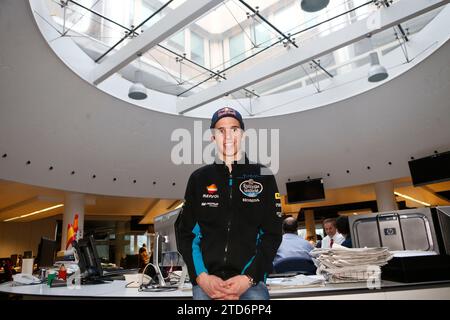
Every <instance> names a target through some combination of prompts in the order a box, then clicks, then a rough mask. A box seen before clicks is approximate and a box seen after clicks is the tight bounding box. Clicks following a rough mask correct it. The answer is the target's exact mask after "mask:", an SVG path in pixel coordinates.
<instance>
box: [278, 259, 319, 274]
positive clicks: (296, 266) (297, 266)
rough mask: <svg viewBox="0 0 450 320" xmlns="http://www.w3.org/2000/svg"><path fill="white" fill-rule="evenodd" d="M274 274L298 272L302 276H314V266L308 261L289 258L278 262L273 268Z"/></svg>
mask: <svg viewBox="0 0 450 320" xmlns="http://www.w3.org/2000/svg"><path fill="white" fill-rule="evenodd" d="M273 268H274V271H275V273H285V272H298V273H301V274H304V275H314V274H316V266H315V265H314V263H313V262H312V261H311V260H310V259H306V258H299V257H289V258H284V259H280V260H278V261H277V262H276V263H275V264H274V266H273Z"/></svg>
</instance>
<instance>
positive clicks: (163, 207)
mask: <svg viewBox="0 0 450 320" xmlns="http://www.w3.org/2000/svg"><path fill="white" fill-rule="evenodd" d="M176 203H179V200H178V199H159V200H158V201H156V202H155V203H154V204H153V205H152V206H151V207H149V208H148V210H147V211H146V212H145V214H144V217H143V218H142V219H141V221H139V223H140V224H152V223H153V219H154V218H155V217H156V216H159V215H161V214H164V213H166V212H169V211H171V210H172V208H173V207H174V205H175V204H176Z"/></svg>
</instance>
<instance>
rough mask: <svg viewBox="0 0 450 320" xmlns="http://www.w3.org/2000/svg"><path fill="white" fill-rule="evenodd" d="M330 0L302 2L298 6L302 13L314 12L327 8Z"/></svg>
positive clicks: (304, 0) (307, 0) (305, 0)
mask: <svg viewBox="0 0 450 320" xmlns="http://www.w3.org/2000/svg"><path fill="white" fill-rule="evenodd" d="M329 3H330V0H302V1H301V3H300V5H301V7H302V10H303V11H306V12H316V11H320V10H322V9H324V8H326V7H327V6H328V4H329Z"/></svg>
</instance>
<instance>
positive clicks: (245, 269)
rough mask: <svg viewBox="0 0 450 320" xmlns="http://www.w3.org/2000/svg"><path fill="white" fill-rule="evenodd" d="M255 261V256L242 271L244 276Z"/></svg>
mask: <svg viewBox="0 0 450 320" xmlns="http://www.w3.org/2000/svg"><path fill="white" fill-rule="evenodd" d="M253 260H255V256H253V257H252V258H251V259H250V261H249V262H247V264H246V265H245V267H244V269H242V272H241V274H244V273H245V271H247V269H248V268H249V267H250V265H251V264H252V262H253Z"/></svg>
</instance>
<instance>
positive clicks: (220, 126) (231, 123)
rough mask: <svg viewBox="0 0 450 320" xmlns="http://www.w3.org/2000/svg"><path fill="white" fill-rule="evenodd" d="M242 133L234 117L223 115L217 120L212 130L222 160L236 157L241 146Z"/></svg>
mask: <svg viewBox="0 0 450 320" xmlns="http://www.w3.org/2000/svg"><path fill="white" fill-rule="evenodd" d="M242 135H243V132H242V130H241V127H240V125H239V121H237V120H236V119H235V118H232V117H225V118H222V119H220V120H219V121H217V123H216V126H215V127H214V130H213V137H214V140H215V141H216V144H217V150H218V152H219V154H220V155H222V157H223V160H226V159H234V158H235V157H236V155H237V154H238V153H239V150H240V148H241V140H242Z"/></svg>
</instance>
